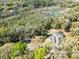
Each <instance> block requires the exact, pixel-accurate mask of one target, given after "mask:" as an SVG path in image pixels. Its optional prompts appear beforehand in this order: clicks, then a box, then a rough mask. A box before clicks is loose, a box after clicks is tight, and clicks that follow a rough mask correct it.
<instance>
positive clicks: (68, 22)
mask: <svg viewBox="0 0 79 59" xmlns="http://www.w3.org/2000/svg"><path fill="white" fill-rule="evenodd" d="M71 25H72V23H71V21H69V20H68V21H66V22H65V23H64V24H63V25H62V28H63V29H64V31H66V32H69V29H70V28H71Z"/></svg>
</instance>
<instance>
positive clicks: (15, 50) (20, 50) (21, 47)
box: [10, 42, 26, 59]
mask: <svg viewBox="0 0 79 59" xmlns="http://www.w3.org/2000/svg"><path fill="white" fill-rule="evenodd" d="M25 50H26V44H25V43H23V42H18V43H16V44H15V45H14V46H12V48H11V50H10V57H11V59H14V58H15V57H16V56H20V55H23V54H24V52H25Z"/></svg>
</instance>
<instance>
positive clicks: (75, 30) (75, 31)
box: [71, 28, 79, 36]
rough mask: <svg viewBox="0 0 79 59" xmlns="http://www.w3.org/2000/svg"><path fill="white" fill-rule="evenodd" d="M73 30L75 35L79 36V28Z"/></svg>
mask: <svg viewBox="0 0 79 59" xmlns="http://www.w3.org/2000/svg"><path fill="white" fill-rule="evenodd" d="M71 32H72V35H73V36H79V28H75V29H72V31H71Z"/></svg>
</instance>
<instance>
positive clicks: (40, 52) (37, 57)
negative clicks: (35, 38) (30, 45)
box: [34, 48, 46, 59]
mask: <svg viewBox="0 0 79 59" xmlns="http://www.w3.org/2000/svg"><path fill="white" fill-rule="evenodd" d="M45 54H46V49H45V48H39V49H36V50H35V52H34V59H45V58H44V56H45Z"/></svg>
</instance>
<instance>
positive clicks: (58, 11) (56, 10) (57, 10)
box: [48, 8, 65, 16]
mask: <svg viewBox="0 0 79 59" xmlns="http://www.w3.org/2000/svg"><path fill="white" fill-rule="evenodd" d="M64 10H65V9H63V8H58V9H54V10H52V11H51V12H50V13H48V16H59V15H60V14H61V13H62V11H64Z"/></svg>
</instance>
